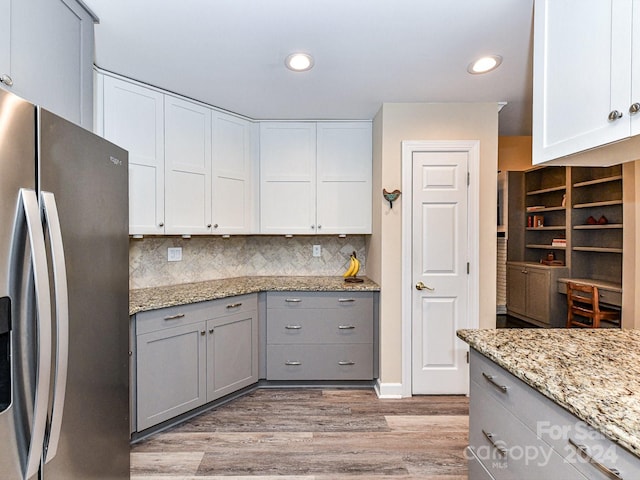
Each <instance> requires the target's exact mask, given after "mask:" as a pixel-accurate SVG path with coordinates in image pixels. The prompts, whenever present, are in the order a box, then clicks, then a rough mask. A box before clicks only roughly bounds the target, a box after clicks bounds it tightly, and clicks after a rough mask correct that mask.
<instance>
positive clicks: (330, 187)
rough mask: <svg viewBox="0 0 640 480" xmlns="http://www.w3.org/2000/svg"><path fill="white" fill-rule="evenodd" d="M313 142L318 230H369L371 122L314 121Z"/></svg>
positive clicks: (336, 231) (325, 231) (357, 231)
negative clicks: (314, 134) (314, 145)
mask: <svg viewBox="0 0 640 480" xmlns="http://www.w3.org/2000/svg"><path fill="white" fill-rule="evenodd" d="M317 142H318V143H317V151H318V155H317V221H318V233H327V234H328V233H337V234H341V233H353V234H355V233H371V175H372V165H371V161H372V152H371V149H372V142H373V140H372V137H371V123H368V122H366V123H365V122H349V123H345V122H321V123H318V125H317Z"/></svg>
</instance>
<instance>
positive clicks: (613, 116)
mask: <svg viewBox="0 0 640 480" xmlns="http://www.w3.org/2000/svg"><path fill="white" fill-rule="evenodd" d="M608 118H609V120H610V121H612V122H613V121H614V120H618V119H619V118H622V112H619V111H618V110H613V111H612V112H611V113H610V114H609V117H608Z"/></svg>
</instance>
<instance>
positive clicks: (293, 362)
mask: <svg viewBox="0 0 640 480" xmlns="http://www.w3.org/2000/svg"><path fill="white" fill-rule="evenodd" d="M284 364H285V365H293V366H298V365H302V362H298V361H293V360H287V361H286V362H284Z"/></svg>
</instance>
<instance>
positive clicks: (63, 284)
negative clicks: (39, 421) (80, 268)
mask: <svg viewBox="0 0 640 480" xmlns="http://www.w3.org/2000/svg"><path fill="white" fill-rule="evenodd" d="M40 195H41V198H42V207H43V210H44V217H45V220H46V225H47V231H48V233H49V241H50V242H51V263H52V266H53V290H54V298H55V315H56V368H55V373H54V379H53V406H52V408H51V425H50V427H49V437H48V439H47V443H46V447H45V449H46V450H45V463H48V462H49V461H50V460H51V459H52V458H53V457H55V455H56V452H57V451H58V441H59V440H60V429H61V428H62V413H63V411H64V397H65V394H66V391H67V370H68V366H69V296H68V290H67V268H66V263H65V259H64V244H63V242H62V231H61V229H60V217H59V216H58V207H57V205H56V198H55V196H54V195H53V193H50V192H41V194H40Z"/></svg>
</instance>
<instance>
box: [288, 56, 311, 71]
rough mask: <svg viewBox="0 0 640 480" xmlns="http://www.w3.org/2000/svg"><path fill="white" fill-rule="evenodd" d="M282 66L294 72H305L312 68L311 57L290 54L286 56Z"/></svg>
mask: <svg viewBox="0 0 640 480" xmlns="http://www.w3.org/2000/svg"><path fill="white" fill-rule="evenodd" d="M284 64H285V65H286V66H287V68H288V69H289V70H293V71H294V72H305V71H307V70H311V69H312V68H313V57H312V56H311V55H309V54H308V53H292V54H291V55H288V56H287V58H286V60H285V61H284Z"/></svg>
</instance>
